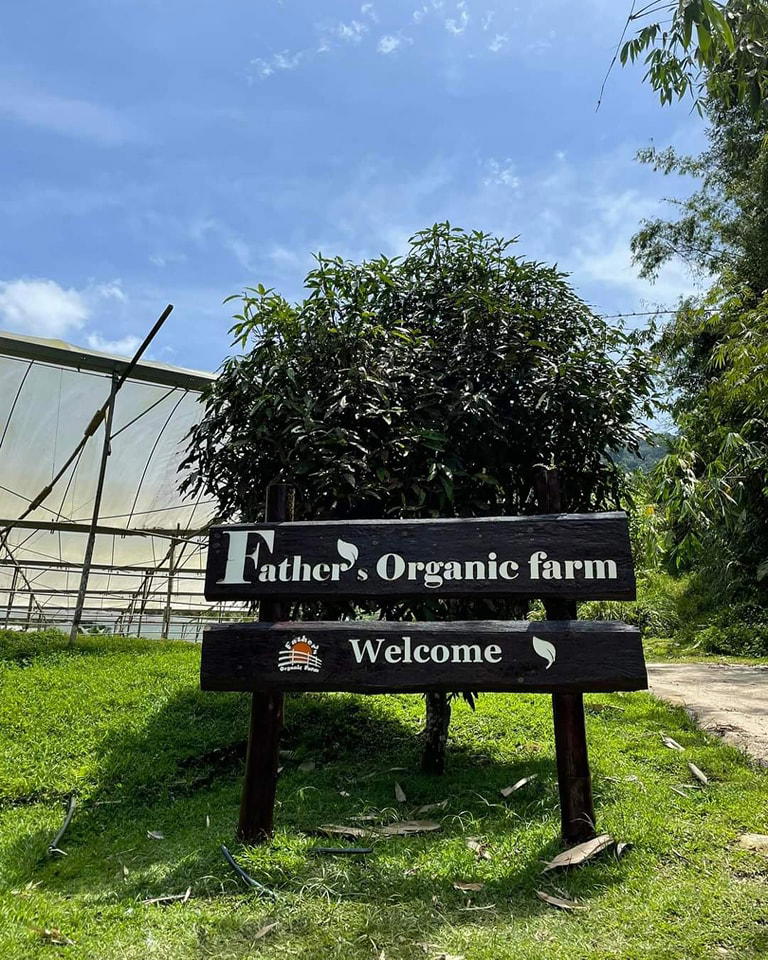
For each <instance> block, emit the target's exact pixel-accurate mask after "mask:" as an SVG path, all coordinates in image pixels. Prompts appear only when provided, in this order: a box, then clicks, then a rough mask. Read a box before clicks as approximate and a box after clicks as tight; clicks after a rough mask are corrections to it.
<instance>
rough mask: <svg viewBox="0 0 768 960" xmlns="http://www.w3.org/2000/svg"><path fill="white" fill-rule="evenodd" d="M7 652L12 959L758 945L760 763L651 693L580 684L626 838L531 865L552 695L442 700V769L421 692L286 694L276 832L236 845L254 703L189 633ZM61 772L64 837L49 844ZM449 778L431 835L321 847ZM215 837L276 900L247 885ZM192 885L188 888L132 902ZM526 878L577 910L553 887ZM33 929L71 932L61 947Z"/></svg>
mask: <svg viewBox="0 0 768 960" xmlns="http://www.w3.org/2000/svg"><path fill="white" fill-rule="evenodd" d="M0 654H1V655H3V656H4V659H2V660H1V661H0V663H1V664H2V665H1V666H0V957H2V960H16V958H19V960H21V958H24V960H36V958H47V957H51V956H54V955H61V956H66V957H67V958H72V960H76V958H77V960H80V958H83V960H85V958H88V960H117V958H120V960H133V958H137V960H138V958H142V960H144V958H153V957H158V958H163V960H166V958H170V960H181V958H217V960H229V958H233V960H234V958H246V957H249V958H250V957H260V958H261V957H263V958H265V960H271V958H274V960H276V958H286V957H290V958H299V960H309V958H312V960H314V958H323V960H325V958H330V960H333V958H344V960H358V958H360V960H363V958H364V960H416V958H419V960H428V958H430V957H439V956H440V955H441V954H448V955H452V956H464V957H465V958H466V960H500V958H510V960H511V958H515V960H564V958H568V960H614V958H622V960H640V958H643V960H644V958H648V960H650V958H654V960H667V958H670V960H671V958H680V960H696V958H712V957H733V958H738V960H749V958H764V957H766V956H767V955H768V885H767V881H768V860H767V859H766V858H765V857H761V856H760V855H759V854H755V853H750V852H748V851H746V850H742V849H740V848H738V847H736V846H735V845H734V844H735V841H736V839H737V838H738V836H739V835H740V834H741V833H743V832H745V831H748V832H768V823H767V822H766V820H767V817H768V774H766V772H764V771H760V770H757V769H755V768H754V767H753V766H751V765H750V763H749V762H748V761H747V760H745V759H744V757H742V756H741V755H740V754H739V753H738V752H736V751H735V750H733V749H731V748H729V747H726V746H724V745H723V744H721V743H720V742H719V741H717V740H716V739H713V738H712V737H709V736H707V735H706V734H704V733H702V732H701V731H699V730H698V729H696V728H695V727H694V726H693V725H692V724H691V722H690V721H689V720H688V718H687V717H686V715H685V714H684V712H683V711H681V710H676V709H672V708H669V707H666V706H664V705H662V704H660V703H659V702H657V701H655V700H653V699H652V698H651V697H649V696H647V695H644V694H627V695H620V694H617V695H613V696H607V695H605V696H588V697H587V698H586V700H587V705H588V706H587V712H588V719H587V723H588V734H589V739H590V748H591V756H592V765H593V775H594V787H595V799H596V806H597V811H598V817H599V827H600V828H601V829H604V830H607V831H610V832H611V833H612V834H613V835H614V836H615V837H616V838H617V839H621V840H625V841H629V842H630V843H631V844H632V848H631V849H630V850H629V852H628V853H627V854H625V856H624V857H623V858H622V859H621V860H617V859H616V857H615V856H613V855H612V854H608V855H604V856H602V857H601V858H600V859H599V860H596V861H594V862H592V863H591V864H589V865H587V866H584V867H582V868H579V869H576V870H572V871H570V872H568V873H558V874H551V873H550V874H545V875H542V874H541V868H542V864H543V862H544V861H546V860H547V859H549V858H550V857H551V856H552V855H553V854H554V853H556V852H557V851H558V850H559V849H560V844H559V841H558V825H559V819H558V806H557V787H556V780H555V771H554V763H553V753H552V736H551V709H550V704H549V698H547V697H544V696H539V697H536V696H530V695H518V696H491V695H488V696H483V697H481V698H480V700H479V703H478V707H477V711H476V712H475V713H472V712H471V711H470V710H469V708H468V707H467V706H466V705H465V704H463V703H460V704H457V705H456V706H455V708H454V722H453V724H452V728H451V731H452V736H451V741H450V758H449V769H448V772H447V773H446V775H445V776H443V777H441V778H430V777H427V776H424V775H422V774H420V773H419V772H418V766H417V758H418V746H419V745H418V732H419V729H420V724H421V719H422V706H421V703H420V700H419V698H418V697H407V696H390V697H352V696H347V695H325V696H318V695H305V696H303V697H295V698H291V699H290V700H289V702H288V704H287V710H286V713H287V731H286V736H285V746H286V748H287V749H289V750H290V751H291V755H290V757H287V758H286V759H285V769H284V772H283V774H282V776H281V779H280V783H279V789H278V798H279V805H278V808H277V814H276V819H277V823H278V825H279V828H278V830H277V833H276V836H275V838H274V842H273V843H272V844H270V845H269V846H264V847H258V848H244V847H242V846H240V845H238V844H236V843H235V842H234V841H233V838H232V832H233V825H234V822H235V819H236V816H237V805H238V797H239V778H240V772H241V767H242V752H243V747H244V744H243V737H244V734H245V731H246V726H247V711H248V701H247V697H243V696H239V695H229V694H203V693H201V692H200V691H199V690H198V689H197V671H198V665H199V659H198V658H199V648H197V647H195V646H193V645H189V644H181V643H163V642H158V641H141V640H138V641H137V640H124V639H119V638H111V637H98V638H83V639H82V640H81V641H80V642H79V645H78V647H77V649H76V650H73V651H69V650H67V649H66V646H65V644H64V642H63V641H62V639H61V638H59V637H58V636H56V635H53V634H43V635H26V636H22V635H2V634H0ZM662 733H665V734H668V735H670V736H672V737H674V738H675V739H677V740H678V741H679V742H680V743H681V744H683V745H684V746H685V748H686V752H685V753H679V752H676V751H673V750H669V749H667V748H666V747H664V746H663V745H662V742H661V734H662ZM688 760H691V761H693V762H694V763H696V764H697V765H698V766H699V767H701V768H702V769H703V770H705V771H706V772H707V774H708V775H709V776H710V778H711V785H710V787H709V788H707V789H702V790H690V791H684V792H685V793H686V796H685V797H683V796H680V795H678V794H677V793H675V792H673V790H672V789H671V788H672V787H673V786H675V785H677V784H680V783H691V782H692V778H691V776H690V774H689V772H688V769H687V766H686V761H688ZM308 762H309V764H310V765H311V763H312V762H314V764H315V767H314V769H308ZM394 768H397V769H394ZM531 774H536V779H535V780H534V781H532V782H531V783H530V784H529V785H528V786H526V787H524V788H523V789H521V790H520V791H518V792H517V793H515V794H513V795H512V796H511V797H510V799H509V800H507V801H502V800H501V798H500V796H499V789H500V788H501V787H503V786H505V785H507V784H510V783H513V782H514V781H516V780H517V779H519V778H520V777H523V776H529V775H531ZM395 780H397V781H398V782H399V783H400V784H401V785H402V787H403V789H404V790H405V793H406V795H407V802H406V803H402V804H400V803H397V802H396V800H395V797H394V782H395ZM72 791H74V792H75V793H76V794H77V797H78V808H77V811H76V813H75V817H74V820H73V822H72V825H71V826H70V828H69V830H68V832H67V834H66V836H65V838H64V840H63V841H62V846H63V848H64V849H65V850H66V852H67V854H68V855H67V856H66V857H55V856H54V857H51V856H48V855H47V853H46V850H47V846H48V844H49V842H50V840H51V839H52V837H53V835H54V834H55V833H56V830H57V829H58V827H59V825H60V823H61V820H62V817H63V812H64V802H65V800H66V798H67V797H68V795H69V794H70V792H72ZM442 800H446V801H447V804H446V806H445V808H444V809H442V810H438V811H436V812H432V813H429V814H427V815H426V816H428V817H430V818H434V819H436V820H437V821H438V822H440V824H441V830H440V831H439V832H436V833H430V834H424V835H421V836H415V837H410V838H402V837H396V838H390V839H387V840H376V841H374V842H373V844H372V845H373V848H374V849H373V853H372V854H370V855H368V856H365V857H353V858H349V857H343V858H342V857H329V856H317V855H313V853H312V848H313V847H315V846H317V845H318V844H322V845H324V846H328V845H337V844H339V845H340V844H343V843H344V841H340V840H332V839H327V838H326V839H323V838H318V837H317V836H316V835H314V834H313V833H312V831H313V830H314V829H315V828H317V827H318V826H319V825H321V824H323V823H350V822H353V821H352V818H353V817H354V816H357V815H365V814H368V813H374V814H376V815H378V816H380V817H381V820H382V821H383V822H386V821H389V820H394V819H397V818H404V817H406V816H410V815H412V814H413V811H414V808H417V807H418V806H420V805H421V804H426V803H434V802H438V801H442ZM148 831H159V832H160V833H162V835H163V837H164V839H161V840H156V839H152V838H150V837H148V836H147V833H148ZM469 837H478V838H480V839H481V840H482V841H483V842H484V843H485V844H486V845H487V848H488V851H489V853H490V857H491V859H489V860H485V859H478V858H477V857H476V855H475V854H474V853H473V852H472V851H471V850H470V849H469V848H468V847H467V843H466V841H467V838H469ZM222 842H224V843H227V844H228V845H229V846H230V849H232V851H233V853H234V854H235V856H236V857H237V858H238V860H239V862H240V863H241V864H242V865H243V866H244V867H245V868H246V869H247V870H248V871H249V872H250V873H251V874H252V875H253V876H254V877H255V878H256V879H258V880H259V881H260V882H261V883H263V884H266V885H268V886H269V887H271V888H272V889H273V890H274V891H275V892H276V894H277V899H276V900H275V901H272V900H270V899H269V898H265V897H262V896H259V895H258V894H255V893H254V892H252V891H249V890H248V889H247V888H245V887H244V886H242V885H241V884H240V883H239V881H238V880H237V878H236V877H235V875H234V873H233V872H232V871H231V870H230V868H229V867H228V866H227V864H226V863H225V862H224V860H223V859H222V857H221V854H220V850H219V845H220V844H221V843H222ZM356 842H357V843H359V842H360V841H356ZM456 882H477V883H482V884H483V887H482V889H481V890H480V891H479V892H462V891H459V890H457V889H455V887H454V883H456ZM188 887H191V896H190V899H189V901H188V902H186V903H180V902H175V903H171V904H169V905H166V906H158V905H146V904H142V901H143V900H146V899H149V898H152V897H157V896H163V895H168V894H178V893H182V892H184V891H185V890H186V889H187V888H188ZM537 890H544V891H548V892H550V893H556V894H560V895H563V894H564V895H566V896H567V897H569V898H575V899H577V900H578V901H579V902H580V903H581V904H582V905H583V906H584V907H585V909H584V910H583V911H581V912H578V913H572V914H568V913H563V912H560V911H557V910H554V909H553V908H551V907H548V906H546V905H544V904H543V903H541V902H540V901H539V900H538V899H537V898H536V891H537ZM272 924H275V926H271V925H272ZM265 928H269V929H268V930H267V932H266V933H264V930H265ZM46 929H47V930H49V931H54V930H58V931H60V932H61V934H62V935H63V936H64V937H66V938H67V939H69V940H71V941H73V943H71V944H69V945H66V946H57V945H55V944H52V943H51V942H49V941H50V939H51V937H50V936H48V937H46V934H45V933H44V931H45V930H46ZM53 938H54V939H56V935H55V934H54V935H53ZM423 945H426V946H423Z"/></svg>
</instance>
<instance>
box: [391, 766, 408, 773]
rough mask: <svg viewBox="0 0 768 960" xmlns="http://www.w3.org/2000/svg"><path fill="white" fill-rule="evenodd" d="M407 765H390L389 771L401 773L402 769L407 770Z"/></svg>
mask: <svg viewBox="0 0 768 960" xmlns="http://www.w3.org/2000/svg"><path fill="white" fill-rule="evenodd" d="M407 769H408V767H390V768H389V773H402V772H403V771H404V770H407Z"/></svg>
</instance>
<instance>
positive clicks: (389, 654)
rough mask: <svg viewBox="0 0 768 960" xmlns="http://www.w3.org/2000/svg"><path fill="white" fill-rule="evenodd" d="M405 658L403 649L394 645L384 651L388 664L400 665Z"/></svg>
mask: <svg viewBox="0 0 768 960" xmlns="http://www.w3.org/2000/svg"><path fill="white" fill-rule="evenodd" d="M402 658H403V650H402V647H397V646H395V645H394V644H392V645H391V646H389V647H387V648H386V649H385V651H384V659H385V660H386V661H387V663H400V661H401V660H402Z"/></svg>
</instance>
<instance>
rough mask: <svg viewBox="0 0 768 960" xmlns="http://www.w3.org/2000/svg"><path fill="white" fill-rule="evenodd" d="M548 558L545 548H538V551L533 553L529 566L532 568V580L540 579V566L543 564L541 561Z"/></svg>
mask: <svg viewBox="0 0 768 960" xmlns="http://www.w3.org/2000/svg"><path fill="white" fill-rule="evenodd" d="M546 559H547V555H546V553H545V552H544V551H543V550H537V551H536V553H532V554H531V559H530V560H529V561H528V566H529V567H530V570H531V580H538V579H539V567H540V566H541V561H542V560H546Z"/></svg>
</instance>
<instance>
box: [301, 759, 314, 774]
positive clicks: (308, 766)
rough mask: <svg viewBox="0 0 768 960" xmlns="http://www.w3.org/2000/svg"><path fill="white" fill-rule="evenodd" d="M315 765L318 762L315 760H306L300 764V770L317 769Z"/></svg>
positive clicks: (308, 771)
mask: <svg viewBox="0 0 768 960" xmlns="http://www.w3.org/2000/svg"><path fill="white" fill-rule="evenodd" d="M315 766H316V764H315V761H314V760H305V761H304V763H300V764H299V770H300V771H301V772H302V773H310V772H311V771H312V770H314V769H315Z"/></svg>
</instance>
